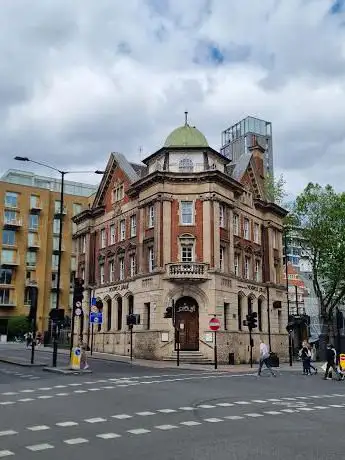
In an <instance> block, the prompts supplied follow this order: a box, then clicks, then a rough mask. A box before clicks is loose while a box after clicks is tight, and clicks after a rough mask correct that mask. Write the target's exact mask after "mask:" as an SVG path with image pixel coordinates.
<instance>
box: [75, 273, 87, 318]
mask: <svg viewBox="0 0 345 460" xmlns="http://www.w3.org/2000/svg"><path fill="white" fill-rule="evenodd" d="M83 298H84V280H83V279H82V278H75V279H74V288H73V312H75V309H76V308H81V305H82V302H83Z"/></svg>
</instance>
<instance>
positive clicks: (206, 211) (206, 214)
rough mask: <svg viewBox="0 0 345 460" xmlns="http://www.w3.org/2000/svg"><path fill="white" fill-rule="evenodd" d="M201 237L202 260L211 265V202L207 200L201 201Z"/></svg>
mask: <svg viewBox="0 0 345 460" xmlns="http://www.w3.org/2000/svg"><path fill="white" fill-rule="evenodd" d="M202 238H203V255H204V262H205V263H208V264H209V265H211V202H210V201H209V200H205V201H204V202H203V224H202Z"/></svg>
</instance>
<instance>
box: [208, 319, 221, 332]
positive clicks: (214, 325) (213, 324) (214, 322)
mask: <svg viewBox="0 0 345 460" xmlns="http://www.w3.org/2000/svg"><path fill="white" fill-rule="evenodd" d="M209 327H210V329H211V331H218V329H220V321H219V319H218V318H211V319H210V322H209Z"/></svg>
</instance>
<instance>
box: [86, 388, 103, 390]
mask: <svg viewBox="0 0 345 460" xmlns="http://www.w3.org/2000/svg"><path fill="white" fill-rule="evenodd" d="M89 391H101V389H100V388H89Z"/></svg>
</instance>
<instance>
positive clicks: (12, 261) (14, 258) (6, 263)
mask: <svg viewBox="0 0 345 460" xmlns="http://www.w3.org/2000/svg"><path fill="white" fill-rule="evenodd" d="M5 251H6V249H3V250H2V253H1V260H0V265H1V266H2V267H3V268H6V267H18V265H20V259H19V255H18V254H17V251H11V253H12V254H11V255H9V256H8V255H5V254H4V252H5Z"/></svg>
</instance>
